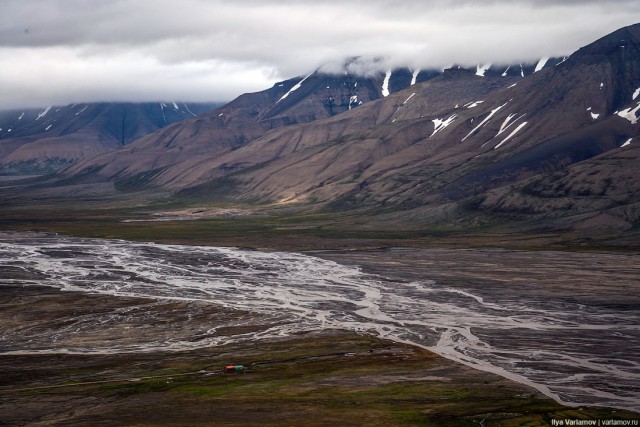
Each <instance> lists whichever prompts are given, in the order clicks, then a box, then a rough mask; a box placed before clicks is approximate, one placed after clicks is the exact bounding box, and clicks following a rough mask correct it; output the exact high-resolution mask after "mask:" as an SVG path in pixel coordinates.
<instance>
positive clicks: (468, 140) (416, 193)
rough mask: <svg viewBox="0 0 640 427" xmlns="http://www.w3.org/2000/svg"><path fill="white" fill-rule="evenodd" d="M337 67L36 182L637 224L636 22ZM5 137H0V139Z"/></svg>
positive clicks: (381, 212)
mask: <svg viewBox="0 0 640 427" xmlns="http://www.w3.org/2000/svg"><path fill="white" fill-rule="evenodd" d="M348 69H349V67H348V64H347V66H345V72H344V73H343V74H338V75H335V74H327V73H323V72H321V71H315V72H312V73H310V74H309V75H307V76H301V77H297V78H294V79H290V80H287V81H284V82H281V83H277V84H276V85H274V86H273V87H272V88H270V89H267V90H265V91H262V92H257V93H251V94H244V95H242V96H240V97H238V98H237V99H235V100H233V101H231V102H230V103H228V104H226V105H223V106H221V107H218V108H216V109H213V110H212V111H209V112H206V113H203V114H200V115H198V116H197V117H192V118H189V119H187V120H182V121H179V122H175V123H173V124H170V125H167V126H164V127H162V128H161V129H158V130H156V131H155V132H152V133H147V134H145V135H143V136H140V137H138V138H137V139H135V140H133V141H132V142H129V143H126V144H125V143H124V142H123V141H124V140H123V138H118V135H112V136H113V138H112V140H113V141H114V146H118V147H119V148H118V149H116V150H111V151H106V150H103V152H102V153H95V154H96V155H86V154H85V155H82V156H79V157H80V158H81V160H79V161H77V162H75V163H74V164H72V165H71V166H69V167H66V168H64V169H62V170H60V171H59V174H58V176H57V177H55V178H49V180H48V181H47V182H46V185H47V186H70V185H75V186H78V185H84V186H87V185H93V184H97V183H99V184H100V185H102V187H101V188H104V185H105V184H109V185H110V186H112V187H111V188H112V191H113V192H118V191H119V192H126V191H132V190H136V191H146V190H154V191H157V190H162V191H164V192H166V193H167V194H172V195H174V196H178V197H182V198H186V199H188V200H191V201H193V202H194V203H197V202H203V201H211V200H224V201H233V202H238V203H244V202H250V203H264V204H266V205H278V206H282V205H287V206H291V207H294V208H295V207H302V208H304V209H312V210H332V211H336V210H357V211H361V212H375V213H376V214H375V215H376V218H377V219H378V220H381V221H394V222H396V221H400V222H404V223H408V224H412V225H416V226H420V225H423V224H426V223H438V222H442V221H448V222H456V221H461V222H463V223H465V224H468V223H470V221H526V222H527V223H529V224H535V226H536V227H540V228H545V227H552V228H554V227H555V228H559V227H561V228H573V229H585V230H590V229H594V228H597V229H599V230H603V231H606V232H609V231H611V232H616V233H621V232H627V231H630V232H635V231H634V230H636V229H637V228H638V226H639V225H640V184H638V182H639V180H638V178H639V176H638V175H639V174H640V168H638V157H639V156H640V144H639V142H640V127H638V121H639V118H638V117H639V116H640V24H636V25H632V26H629V27H625V28H622V29H620V30H618V31H615V32H613V33H611V34H609V35H607V36H605V37H603V38H601V39H599V40H597V41H595V42H593V43H592V44H590V45H588V46H585V47H583V48H581V49H579V50H578V51H576V52H575V53H574V54H572V55H571V56H570V57H568V58H552V59H548V58H543V59H542V60H540V61H539V62H537V63H535V64H530V65H527V66H522V65H520V64H517V65H515V66H513V65H511V66H502V67H497V66H490V65H486V66H478V67H475V68H472V69H468V68H463V67H451V68H448V69H446V70H410V69H397V70H390V71H387V72H383V73H377V74H375V75H370V76H359V75H357V74H352V73H349V72H348ZM50 130H51V131H53V130H54V128H53V127H52V128H51V129H50ZM52 135H53V134H52ZM72 135H76V136H77V134H72ZM132 135H135V136H137V135H139V134H137V133H135V132H133V134H132ZM57 136H58V137H59V138H62V139H59V140H57V141H60V142H61V143H64V144H69V145H73V144H74V139H73V138H68V139H67V140H65V139H64V137H65V135H63V134H61V133H59V134H57ZM135 136H132V137H131V138H132V139H133V138H134V137H135ZM30 137H32V136H25V137H24V138H30ZM97 139H99V138H97ZM80 140H81V138H79V139H76V140H75V141H76V142H77V141H80ZM7 141H8V142H7ZM15 141H16V138H15V137H14V139H11V140H4V141H0V142H1V143H2V144H1V145H0V146H2V147H3V148H2V150H3V151H2V153H6V152H7V149H6V147H8V146H9V144H17V143H16V142H15ZM128 141H129V140H128ZM76 149H77V147H74V148H73V149H70V150H71V151H73V150H76ZM14 153H16V151H12V152H11V155H14ZM91 154H94V153H91ZM6 156H7V155H5V154H3V155H2V158H3V164H5V165H6V164H7V163H8V162H7V158H11V159H12V158H14V157H6Z"/></svg>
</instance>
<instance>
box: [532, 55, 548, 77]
mask: <svg viewBox="0 0 640 427" xmlns="http://www.w3.org/2000/svg"><path fill="white" fill-rule="evenodd" d="M548 60H549V57H548V56H545V57H544V58H541V59H540V61H538V64H536V68H535V70H533V72H534V73H537V72H538V71H540V70H542V69H543V68H544V66H545V65H546V64H547V61H548Z"/></svg>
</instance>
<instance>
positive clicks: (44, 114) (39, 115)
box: [36, 106, 51, 120]
mask: <svg viewBox="0 0 640 427" xmlns="http://www.w3.org/2000/svg"><path fill="white" fill-rule="evenodd" d="M49 110H51V106H49V107H45V108H44V109H43V110H42V111H40V113H39V114H38V117H36V120H40V119H41V118H43V117H44V116H46V115H47V113H48V112H49Z"/></svg>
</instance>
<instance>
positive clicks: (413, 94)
mask: <svg viewBox="0 0 640 427" xmlns="http://www.w3.org/2000/svg"><path fill="white" fill-rule="evenodd" d="M415 94H416V93H415V92H413V93H412V94H411V95H409V97H408V98H407V99H405V100H404V102H403V103H402V105H404V104H406V103H407V102H408V101H409V100H410V99H411V98H413V97H414V96H415Z"/></svg>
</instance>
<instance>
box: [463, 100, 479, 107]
mask: <svg viewBox="0 0 640 427" xmlns="http://www.w3.org/2000/svg"><path fill="white" fill-rule="evenodd" d="M483 102H484V101H476V102H468V103H466V104H464V105H463V106H462V108H475V107H477V106H478V105H479V104H482V103H483Z"/></svg>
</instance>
